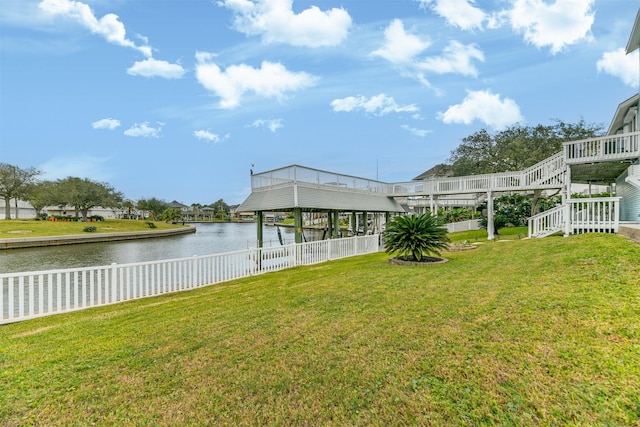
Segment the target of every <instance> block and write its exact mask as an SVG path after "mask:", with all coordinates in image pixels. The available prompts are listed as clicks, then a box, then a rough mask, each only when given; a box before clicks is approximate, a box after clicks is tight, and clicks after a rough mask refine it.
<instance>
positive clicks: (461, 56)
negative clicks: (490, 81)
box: [371, 19, 484, 87]
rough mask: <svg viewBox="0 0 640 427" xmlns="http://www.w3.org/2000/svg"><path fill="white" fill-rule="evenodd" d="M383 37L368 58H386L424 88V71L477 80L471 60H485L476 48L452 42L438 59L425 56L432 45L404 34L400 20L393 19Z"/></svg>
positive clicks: (427, 84) (427, 83)
mask: <svg viewBox="0 0 640 427" xmlns="http://www.w3.org/2000/svg"><path fill="white" fill-rule="evenodd" d="M384 38H385V40H384V43H383V45H382V47H380V48H379V49H377V50H375V51H373V52H371V55H372V56H379V57H381V58H384V59H386V60H387V61H389V62H391V63H392V64H393V65H394V66H395V67H396V68H397V69H398V71H399V72H400V74H401V75H403V76H405V77H410V78H413V79H415V80H417V81H418V82H420V83H421V84H422V85H424V86H426V87H431V83H429V81H428V80H427V78H426V75H425V73H427V72H431V73H437V74H444V73H456V74H462V75H465V76H473V77H476V76H477V75H478V70H477V69H476V67H475V66H474V65H473V63H472V61H473V60H478V61H484V54H483V53H482V51H481V50H480V49H478V48H477V47H476V45H474V44H470V45H463V44H462V43H460V42H457V41H455V40H454V41H451V42H449V44H448V45H447V47H445V48H444V50H443V52H442V55H441V56H432V57H427V56H425V55H424V51H425V50H426V49H427V48H429V47H430V46H431V42H430V41H429V40H427V39H423V38H420V37H418V36H416V35H413V34H409V33H407V32H406V31H405V29H404V25H403V23H402V21H400V20H399V19H395V20H393V21H392V22H391V24H389V26H388V27H387V28H386V29H385V31H384Z"/></svg>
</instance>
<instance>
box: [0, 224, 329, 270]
mask: <svg viewBox="0 0 640 427" xmlns="http://www.w3.org/2000/svg"><path fill="white" fill-rule="evenodd" d="M280 233H281V235H282V238H283V240H284V243H285V244H289V243H293V242H294V233H293V229H292V228H280ZM256 234H257V231H256V224H254V223H215V224H196V232H195V233H193V234H186V235H182V236H173V237H162V238H155V239H143V240H131V241H124V242H110V243H87V244H81V245H66V246H54V247H48V248H29V249H12V250H6V251H0V273H12V272H20V271H37V270H52V269H59V268H73V267H89V266H97V265H109V264H112V263H114V262H115V263H118V264H126V263H130V262H142V261H156V260H162V259H172V258H183V257H189V256H193V255H208V254H214V253H222V252H232V251H237V250H242V249H247V248H251V247H253V248H255V247H256V246H257V245H256ZM309 234H310V232H309V231H307V230H305V235H306V237H307V239H309V240H315V239H316V238H317V237H316V236H310V235H309ZM263 238H264V246H278V245H280V242H279V240H278V234H277V228H276V227H269V226H265V227H264V232H263Z"/></svg>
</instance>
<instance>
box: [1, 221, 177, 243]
mask: <svg viewBox="0 0 640 427" xmlns="http://www.w3.org/2000/svg"><path fill="white" fill-rule="evenodd" d="M154 224H155V225H156V228H154V229H153V230H166V229H169V228H179V227H184V226H183V225H174V224H167V223H165V222H162V221H157V222H155V223H154ZM87 226H95V227H96V231H95V232H96V233H118V232H131V231H153V230H152V229H151V228H149V225H148V224H146V221H138V220H131V219H107V220H105V221H102V222H65V221H56V222H53V221H35V220H33V219H13V220H8V221H7V220H2V221H0V239H7V238H17V237H20V238H24V237H45V236H66V235H71V234H87V233H86V232H84V231H83V229H84V228H85V227H87Z"/></svg>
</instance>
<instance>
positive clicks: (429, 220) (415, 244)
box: [383, 214, 449, 261]
mask: <svg viewBox="0 0 640 427" xmlns="http://www.w3.org/2000/svg"><path fill="white" fill-rule="evenodd" d="M383 238H384V244H385V247H386V249H385V251H386V252H387V253H394V252H397V253H398V254H399V257H400V258H402V259H405V260H415V261H420V260H422V258H423V257H425V256H428V255H429V254H431V253H433V254H436V255H440V251H441V250H445V249H447V247H448V246H449V237H448V236H447V229H446V228H444V227H442V226H440V225H438V219H437V217H435V216H433V215H431V214H423V215H402V216H397V217H395V218H393V219H392V220H391V221H390V222H389V223H387V228H386V230H385V231H384V234H383Z"/></svg>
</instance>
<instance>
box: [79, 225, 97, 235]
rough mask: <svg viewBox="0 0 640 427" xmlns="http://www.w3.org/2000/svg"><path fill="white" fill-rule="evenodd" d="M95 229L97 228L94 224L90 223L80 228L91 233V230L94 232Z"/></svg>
mask: <svg viewBox="0 0 640 427" xmlns="http://www.w3.org/2000/svg"><path fill="white" fill-rule="evenodd" d="M96 230H97V228H96V226H95V225H90V226H88V227H85V228H83V229H82V231H86V232H87V233H91V232H94V231H96Z"/></svg>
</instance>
